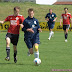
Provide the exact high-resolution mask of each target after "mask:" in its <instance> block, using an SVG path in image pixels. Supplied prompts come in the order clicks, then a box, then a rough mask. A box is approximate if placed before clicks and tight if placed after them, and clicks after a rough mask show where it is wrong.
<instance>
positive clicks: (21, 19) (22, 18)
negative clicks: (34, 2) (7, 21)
mask: <svg viewBox="0 0 72 72" xmlns="http://www.w3.org/2000/svg"><path fill="white" fill-rule="evenodd" d="M24 20H25V18H24V17H23V16H22V17H21V18H20V24H21V23H23V21H24Z"/></svg>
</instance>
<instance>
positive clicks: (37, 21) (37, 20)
mask: <svg viewBox="0 0 72 72" xmlns="http://www.w3.org/2000/svg"><path fill="white" fill-rule="evenodd" d="M37 26H38V28H40V25H39V21H38V20H37Z"/></svg>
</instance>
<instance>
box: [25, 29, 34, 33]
mask: <svg viewBox="0 0 72 72" xmlns="http://www.w3.org/2000/svg"><path fill="white" fill-rule="evenodd" d="M26 31H29V32H32V33H34V31H33V29H32V28H28V29H26Z"/></svg>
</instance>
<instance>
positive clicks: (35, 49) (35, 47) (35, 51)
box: [34, 43, 39, 58]
mask: <svg viewBox="0 0 72 72" xmlns="http://www.w3.org/2000/svg"><path fill="white" fill-rule="evenodd" d="M38 47H39V45H38V44H37V43H35V44H34V56H35V58H39V50H38Z"/></svg>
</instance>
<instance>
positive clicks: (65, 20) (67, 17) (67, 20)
mask: <svg viewBox="0 0 72 72" xmlns="http://www.w3.org/2000/svg"><path fill="white" fill-rule="evenodd" d="M61 16H62V18H63V25H69V24H70V18H71V14H70V13H68V14H62V15H61Z"/></svg>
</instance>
